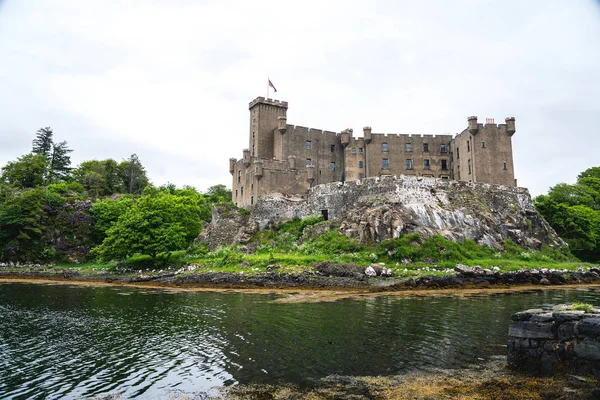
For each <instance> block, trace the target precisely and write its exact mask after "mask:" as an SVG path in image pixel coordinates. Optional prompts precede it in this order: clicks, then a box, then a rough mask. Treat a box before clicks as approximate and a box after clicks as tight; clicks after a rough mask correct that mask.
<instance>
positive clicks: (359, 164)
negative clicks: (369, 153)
mask: <svg viewBox="0 0 600 400" xmlns="http://www.w3.org/2000/svg"><path fill="white" fill-rule="evenodd" d="M364 167H365V163H364V161H362V160H361V161H359V162H358V168H364Z"/></svg>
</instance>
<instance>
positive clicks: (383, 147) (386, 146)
mask: <svg viewBox="0 0 600 400" xmlns="http://www.w3.org/2000/svg"><path fill="white" fill-rule="evenodd" d="M381 151H389V148H388V144H387V143H381Z"/></svg>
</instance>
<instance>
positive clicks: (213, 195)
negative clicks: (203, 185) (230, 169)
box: [206, 185, 231, 203]
mask: <svg viewBox="0 0 600 400" xmlns="http://www.w3.org/2000/svg"><path fill="white" fill-rule="evenodd" d="M206 195H207V196H208V200H209V201H210V202H211V203H223V202H225V203H231V190H229V189H227V187H226V186H225V185H214V186H211V187H209V188H208V190H207V191H206Z"/></svg>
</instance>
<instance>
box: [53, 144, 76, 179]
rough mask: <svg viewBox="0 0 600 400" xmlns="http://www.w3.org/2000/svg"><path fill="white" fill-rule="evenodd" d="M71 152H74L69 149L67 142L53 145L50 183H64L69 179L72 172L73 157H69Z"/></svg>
mask: <svg viewBox="0 0 600 400" xmlns="http://www.w3.org/2000/svg"><path fill="white" fill-rule="evenodd" d="M71 152H73V150H72V149H69V148H68V147H67V142H65V141H62V142H60V143H54V144H53V145H52V155H51V157H50V165H49V171H48V181H49V182H59V181H63V180H66V179H67V178H68V177H69V174H70V172H71V156H69V153H71Z"/></svg>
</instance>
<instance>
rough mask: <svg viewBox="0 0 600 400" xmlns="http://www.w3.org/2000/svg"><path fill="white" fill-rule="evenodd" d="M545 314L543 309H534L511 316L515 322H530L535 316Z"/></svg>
mask: <svg viewBox="0 0 600 400" xmlns="http://www.w3.org/2000/svg"><path fill="white" fill-rule="evenodd" d="M544 312H545V311H544V310H542V309H541V308H532V309H529V310H525V311H521V312H518V313H514V314H513V315H511V318H512V320H513V321H529V320H530V319H531V317H533V316H534V315H537V314H542V313H544Z"/></svg>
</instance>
